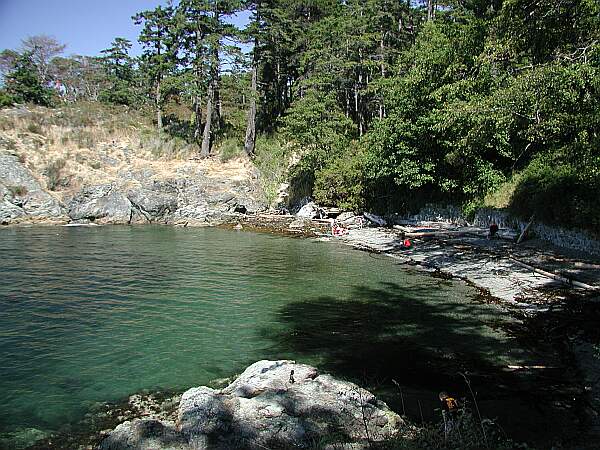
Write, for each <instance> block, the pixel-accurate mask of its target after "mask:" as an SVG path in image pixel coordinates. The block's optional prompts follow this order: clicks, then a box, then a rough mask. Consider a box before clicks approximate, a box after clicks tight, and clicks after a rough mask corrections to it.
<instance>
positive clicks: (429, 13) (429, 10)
mask: <svg viewBox="0 0 600 450" xmlns="http://www.w3.org/2000/svg"><path fill="white" fill-rule="evenodd" d="M427 20H428V21H430V20H433V0H427Z"/></svg>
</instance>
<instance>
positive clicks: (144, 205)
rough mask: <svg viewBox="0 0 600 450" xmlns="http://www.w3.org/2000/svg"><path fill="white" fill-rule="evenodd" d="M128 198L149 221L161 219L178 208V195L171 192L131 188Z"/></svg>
mask: <svg viewBox="0 0 600 450" xmlns="http://www.w3.org/2000/svg"><path fill="white" fill-rule="evenodd" d="M127 199H128V200H129V201H130V202H131V205H132V206H133V208H135V209H136V210H137V211H138V212H139V213H140V215H141V216H142V217H144V218H145V220H147V221H148V222H154V221H156V220H160V219H162V218H164V217H165V216H166V215H168V214H170V213H173V212H175V210H176V209H177V196H176V195H173V194H171V193H163V192H160V191H155V190H148V189H130V190H128V191H127Z"/></svg>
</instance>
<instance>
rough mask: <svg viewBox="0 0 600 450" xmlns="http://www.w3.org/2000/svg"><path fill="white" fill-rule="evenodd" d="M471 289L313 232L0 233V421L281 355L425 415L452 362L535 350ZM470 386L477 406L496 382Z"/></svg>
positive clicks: (3, 427) (172, 385) (178, 384)
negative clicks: (398, 397)
mask: <svg viewBox="0 0 600 450" xmlns="http://www.w3.org/2000/svg"><path fill="white" fill-rule="evenodd" d="M476 296H477V292H476V291H475V289H473V288H472V287H469V286H467V285H466V284H464V283H462V282H460V281H449V280H443V279H439V278H434V277H431V276H430V275H427V274H423V273H420V272H417V271H414V270H410V269H406V268H404V267H402V266H399V265H398V264H396V263H395V262H394V260H392V259H390V258H387V257H385V256H380V255H372V254H368V253H365V252H360V251H355V250H351V249H349V248H348V247H344V246H341V245H339V244H335V243H326V242H318V241H316V240H306V239H291V238H284V237H279V236H272V235H268V234H255V233H248V232H236V231H227V230H220V229H182V228H169V227H154V226H145V227H116V226H115V227H94V228H82V227H80V228H75V227H72V228H69V227H31V228H5V229H0V368H1V371H0V405H1V406H2V407H1V408H0V433H8V432H11V431H12V430H15V429H18V428H28V427H30V428H37V429H41V430H47V431H52V430H56V429H57V428H59V427H60V426H61V425H63V424H65V423H68V422H73V421H76V420H78V419H79V418H80V417H81V416H82V415H83V414H85V412H86V411H88V409H89V408H90V406H91V405H93V404H94V403H95V402H99V401H116V400H119V399H122V398H125V397H126V396H127V395H130V394H132V393H135V392H138V391H141V390H144V389H151V390H153V389H165V390H167V389H168V390H172V389H175V390H183V389H185V388H187V387H191V386H197V385H202V384H207V383H210V382H211V381H213V380H215V379H219V378H224V377H230V376H232V375H235V374H236V373H240V372H241V371H242V370H243V369H244V368H245V367H246V366H247V365H249V364H251V363H252V362H255V361H257V360H260V359H278V358H290V359H296V360H298V361H301V362H306V363H310V364H315V365H317V366H319V367H320V368H321V369H323V370H325V371H329V372H332V373H334V374H336V375H338V376H341V377H345V378H349V379H352V380H357V381H361V380H362V381H364V384H365V385H367V386H372V385H373V386H374V385H375V384H378V385H379V386H380V385H382V384H383V385H391V379H392V378H393V379H395V380H396V381H397V382H399V383H400V384H401V385H403V386H404V387H405V393H404V395H405V398H404V400H405V403H406V404H407V405H406V408H407V409H408V411H407V412H408V413H409V414H413V415H414V414H416V413H415V412H416V411H417V410H416V407H417V400H418V401H419V402H420V403H421V405H422V408H424V409H425V410H426V411H425V415H426V416H427V417H433V416H434V414H435V413H434V412H433V408H434V407H436V406H437V404H436V395H437V392H438V391H439V390H442V389H446V390H447V389H456V390H460V389H462V390H463V391H464V390H465V388H464V386H463V385H461V378H460V377H459V376H458V375H457V372H458V371H459V370H465V369H473V368H475V369H477V370H478V371H479V373H480V374H483V378H482V379H483V380H485V376H486V374H491V373H496V372H498V373H499V370H500V369H499V368H502V367H504V366H506V365H507V364H527V363H531V362H533V363H535V362H539V361H538V359H536V358H534V357H533V356H531V354H530V353H529V352H528V351H526V350H524V349H522V348H520V347H519V345H517V344H516V342H515V341H514V339H513V338H511V337H510V336H509V335H507V334H506V333H505V332H504V331H503V329H502V326H503V324H505V323H506V322H508V320H509V318H508V316H507V315H506V314H505V313H503V312H502V311H501V310H500V309H499V308H498V307H496V306H494V305H489V304H485V303H483V302H481V301H477V299H476ZM372 380H376V381H372ZM476 381H477V380H476ZM386 383H387V384H386ZM486 383H487V382H486ZM478 388H479V391H480V393H481V394H480V395H482V404H483V405H485V395H486V392H488V394H489V395H491V397H494V395H496V394H494V392H495V393H497V392H499V389H500V388H492V387H490V386H486V385H485V383H479V386H478ZM384 391H385V389H384ZM390 392H391V391H390V390H388V394H389V395H390V396H391V397H393V394H390ZM490 393H491V394H490ZM489 395H488V396H489ZM502 395H503V396H504V397H503V398H504V399H508V400H510V401H512V400H511V399H512V397H511V396H513V397H514V398H515V399H516V400H515V402H516V401H520V400H519V399H518V397H519V393H518V392H517V393H515V392H512V391H511V392H506V393H504V394H502ZM491 397H490V398H491ZM391 403H394V399H393V398H392V399H391ZM397 404H398V402H396V403H395V405H397ZM496 412H497V411H492V414H491V416H497V415H498V414H494V413H496ZM525 412H527V411H525ZM507 415H508V416H511V415H512V412H509V414H507ZM525 415H527V414H525ZM536 417H537V416H536ZM508 420H509V419H508ZM532 420H538V419H536V418H534V419H532ZM509 421H510V420H509ZM509 426H510V424H509ZM541 431H543V430H540V432H541Z"/></svg>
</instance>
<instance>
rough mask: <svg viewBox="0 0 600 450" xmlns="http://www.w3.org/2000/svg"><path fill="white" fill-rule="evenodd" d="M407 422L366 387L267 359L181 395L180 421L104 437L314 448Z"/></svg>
mask: <svg viewBox="0 0 600 450" xmlns="http://www.w3.org/2000/svg"><path fill="white" fill-rule="evenodd" d="M403 427H404V422H403V420H402V419H401V418H400V417H399V416H398V415H397V414H396V413H394V412H392V411H391V410H390V409H389V408H388V407H387V405H386V404H385V403H383V402H381V401H379V400H377V399H376V398H375V396H373V394H371V393H370V392H368V391H366V390H364V389H362V388H360V387H359V386H357V385H355V384H353V383H349V382H346V381H340V380H337V379H335V378H334V377H332V376H330V375H325V374H323V375H322V374H319V373H318V371H317V369H315V368H314V367H311V366H307V365H304V364H296V363H295V362H293V361H259V362H257V363H255V364H252V365H251V366H250V367H248V368H247V369H246V370H245V371H244V373H242V374H241V375H240V376H239V377H238V378H237V379H236V380H235V381H234V382H233V383H231V384H230V385H229V386H227V387H226V388H224V389H221V390H215V389H211V388H208V387H204V386H202V387H197V388H193V389H190V390H188V391H187V392H185V393H184V394H183V396H182V398H181V401H180V404H179V410H178V420H177V422H176V423H174V422H168V421H164V420H158V419H155V418H147V419H137V420H133V421H127V422H124V423H122V424H121V425H119V426H118V427H116V428H115V429H114V430H113V431H112V432H110V433H109V434H108V436H107V437H106V438H105V439H104V440H103V442H102V443H101V445H100V448H101V449H103V450H117V449H166V448H177V449H232V448H246V449H262V448H312V447H314V446H315V444H316V443H323V442H327V443H328V444H329V445H331V446H332V447H331V448H334V447H333V446H335V445H336V444H338V445H339V444H344V443H352V448H366V447H368V445H369V443H373V442H382V441H387V440H390V439H393V438H395V437H396V436H398V435H399V433H400V432H401V429H402V428H403Z"/></svg>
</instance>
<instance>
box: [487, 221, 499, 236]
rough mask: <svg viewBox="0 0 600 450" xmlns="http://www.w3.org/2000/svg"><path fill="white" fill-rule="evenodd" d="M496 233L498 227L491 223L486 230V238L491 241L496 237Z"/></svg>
mask: <svg viewBox="0 0 600 450" xmlns="http://www.w3.org/2000/svg"><path fill="white" fill-rule="evenodd" d="M497 233H498V225H496V224H495V223H494V222H492V224H491V225H490V229H489V230H488V235H487V238H488V239H493V238H495V237H496V234H497Z"/></svg>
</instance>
